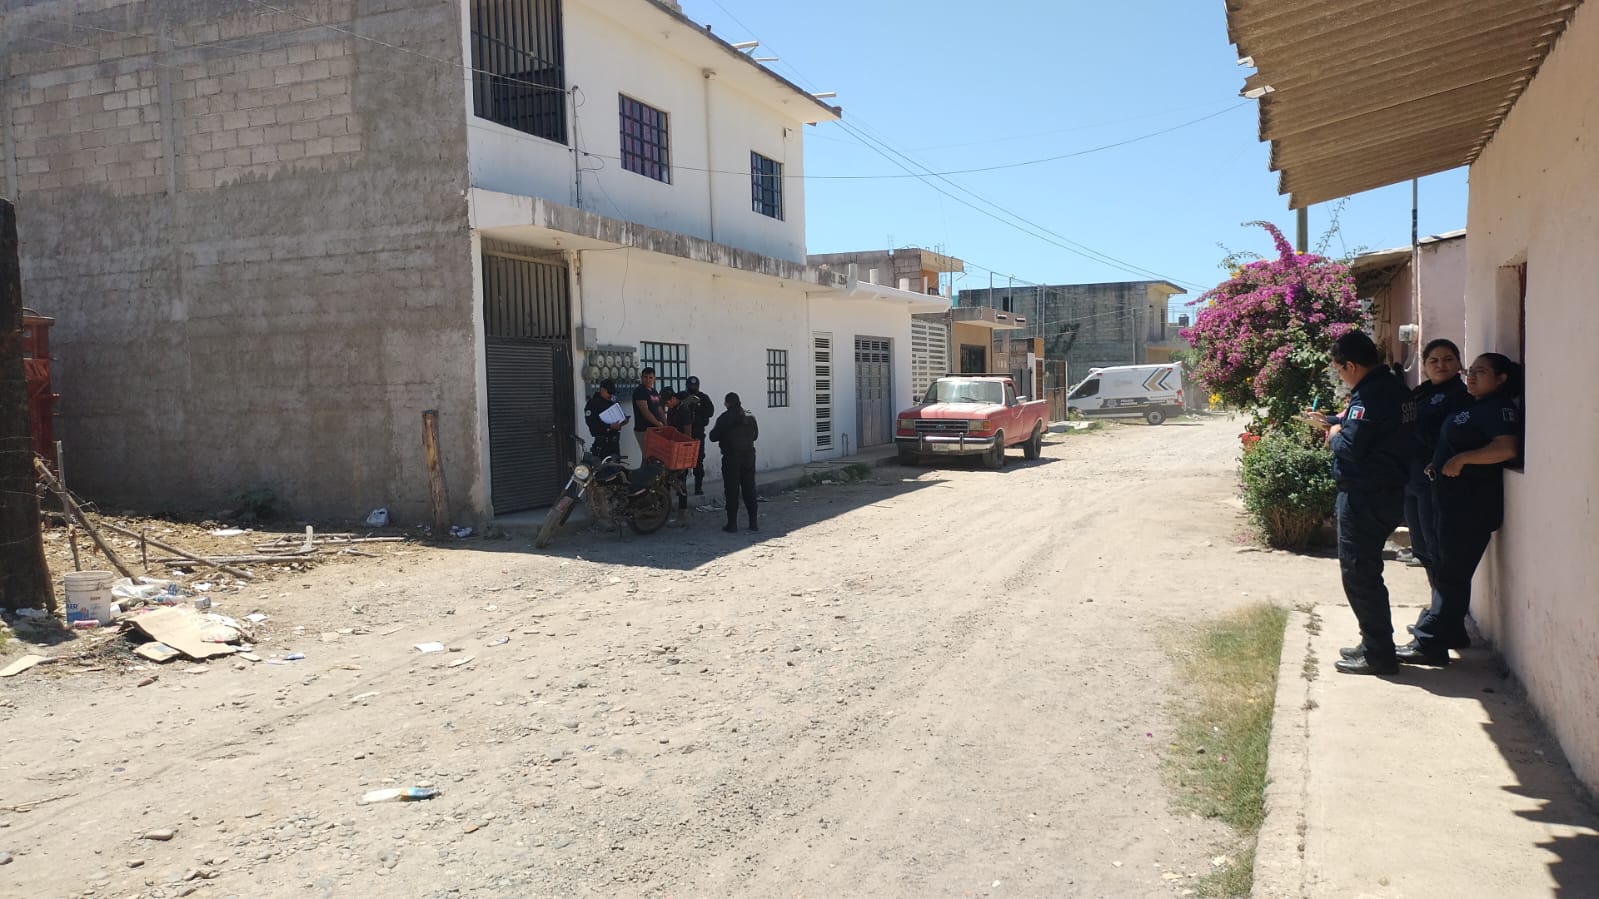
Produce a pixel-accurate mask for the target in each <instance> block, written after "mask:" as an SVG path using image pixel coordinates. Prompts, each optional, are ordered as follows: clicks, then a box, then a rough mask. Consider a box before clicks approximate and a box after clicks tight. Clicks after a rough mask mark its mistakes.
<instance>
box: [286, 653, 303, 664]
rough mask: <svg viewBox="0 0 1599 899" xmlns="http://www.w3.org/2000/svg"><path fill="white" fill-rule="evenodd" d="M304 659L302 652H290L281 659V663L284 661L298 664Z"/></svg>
mask: <svg viewBox="0 0 1599 899" xmlns="http://www.w3.org/2000/svg"><path fill="white" fill-rule="evenodd" d="M304 659H305V653H303V652H291V653H289V654H288V655H286V656H284V657H283V661H285V662H300V661H304Z"/></svg>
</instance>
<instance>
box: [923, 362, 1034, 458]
mask: <svg viewBox="0 0 1599 899" xmlns="http://www.w3.org/2000/svg"><path fill="white" fill-rule="evenodd" d="M1048 414H1049V403H1047V402H1046V401H1044V400H1032V401H1029V400H1028V399H1027V397H1025V396H1017V395H1016V382H1014V381H1012V380H1011V379H1010V377H1009V376H1007V375H948V376H946V377H943V378H939V379H938V380H937V381H934V382H933V384H932V386H930V387H928V388H927V393H926V395H924V396H923V397H922V398H921V401H920V402H918V403H917V404H916V405H915V406H913V407H911V408H909V409H906V410H905V411H904V412H901V413H900V414H899V415H898V417H897V419H896V421H895V422H894V443H895V445H896V446H897V447H898V449H899V461H900V463H901V464H904V465H911V464H914V463H916V462H918V461H919V460H921V458H922V457H924V456H982V457H983V465H984V466H986V467H988V468H999V467H1000V466H1002V465H1004V464H1005V448H1006V447H1008V446H1021V448H1022V454H1023V455H1025V456H1026V457H1027V458H1029V459H1037V458H1038V455H1039V452H1040V450H1041V447H1042V445H1043V442H1044V431H1046V430H1047V429H1048V428H1049V422H1048V421H1046V418H1047V417H1048Z"/></svg>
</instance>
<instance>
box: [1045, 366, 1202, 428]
mask: <svg viewBox="0 0 1599 899" xmlns="http://www.w3.org/2000/svg"><path fill="white" fill-rule="evenodd" d="M1066 411H1067V413H1068V414H1069V413H1072V412H1076V413H1077V414H1079V415H1082V416H1084V417H1085V418H1142V419H1144V420H1145V421H1147V422H1149V423H1150V424H1152V425H1158V424H1160V423H1161V422H1163V421H1165V420H1166V418H1167V416H1171V415H1177V414H1179V413H1181V412H1182V411H1183V367H1182V365H1181V364H1180V363H1177V362H1166V363H1162V364H1160V365H1114V366H1111V367H1109V368H1094V369H1089V372H1088V377H1086V378H1084V379H1083V380H1082V381H1081V382H1080V383H1079V384H1078V385H1077V386H1076V387H1073V388H1072V392H1071V393H1069V394H1067V395H1066Z"/></svg>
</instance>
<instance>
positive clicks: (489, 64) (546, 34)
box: [471, 0, 566, 144]
mask: <svg viewBox="0 0 1599 899" xmlns="http://www.w3.org/2000/svg"><path fill="white" fill-rule="evenodd" d="M471 3H472V8H471V14H472V41H471V43H472V69H473V72H472V111H473V113H474V114H475V115H477V117H478V118H482V119H488V120H489V121H491V122H496V123H498V124H501V125H504V126H505V127H507V128H515V129H516V130H518V131H523V132H526V133H528V134H532V135H535V136H537V137H542V138H545V139H546V140H553V141H556V142H557V143H562V144H564V143H566V67H565V62H564V52H565V51H564V48H563V44H562V38H561V0H471Z"/></svg>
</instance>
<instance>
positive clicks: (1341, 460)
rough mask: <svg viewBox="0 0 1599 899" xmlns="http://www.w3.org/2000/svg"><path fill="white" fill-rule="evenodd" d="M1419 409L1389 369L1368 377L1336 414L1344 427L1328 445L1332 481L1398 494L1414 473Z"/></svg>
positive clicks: (1348, 488)
mask: <svg viewBox="0 0 1599 899" xmlns="http://www.w3.org/2000/svg"><path fill="white" fill-rule="evenodd" d="M1415 420H1416V406H1415V403H1414V402H1412V401H1411V399H1410V391H1409V390H1408V389H1406V387H1405V384H1404V382H1403V381H1401V380H1399V378H1398V377H1396V376H1395V375H1394V373H1393V371H1392V370H1390V369H1389V368H1388V367H1387V366H1385V365H1383V366H1378V367H1376V368H1374V369H1372V370H1371V371H1369V372H1367V373H1366V376H1365V377H1364V378H1361V379H1360V383H1359V384H1356V385H1355V389H1354V390H1352V391H1351V392H1350V394H1349V406H1348V408H1346V409H1345V410H1344V413H1343V414H1342V415H1340V416H1338V418H1337V421H1338V423H1339V424H1340V425H1342V428H1341V429H1340V430H1339V431H1338V433H1337V434H1336V435H1334V437H1333V438H1332V442H1331V443H1330V444H1329V446H1330V447H1331V449H1332V452H1333V480H1335V481H1337V482H1338V489H1339V490H1345V491H1371V490H1397V489H1399V488H1401V487H1403V486H1404V484H1405V480H1406V479H1407V478H1408V477H1409V474H1410V464H1409V463H1410V457H1411V454H1412V452H1413V450H1412V448H1411V442H1410V441H1411V436H1410V432H1411V428H1412V426H1413V425H1414V424H1415Z"/></svg>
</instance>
